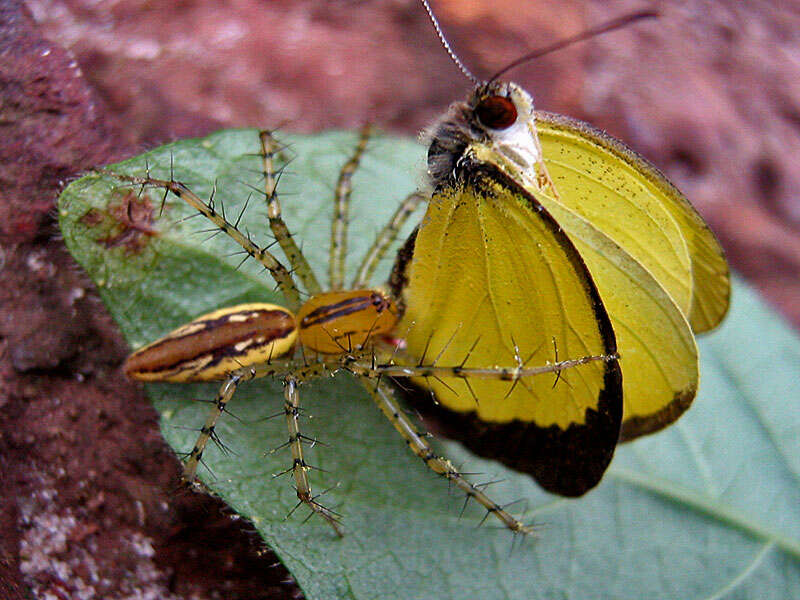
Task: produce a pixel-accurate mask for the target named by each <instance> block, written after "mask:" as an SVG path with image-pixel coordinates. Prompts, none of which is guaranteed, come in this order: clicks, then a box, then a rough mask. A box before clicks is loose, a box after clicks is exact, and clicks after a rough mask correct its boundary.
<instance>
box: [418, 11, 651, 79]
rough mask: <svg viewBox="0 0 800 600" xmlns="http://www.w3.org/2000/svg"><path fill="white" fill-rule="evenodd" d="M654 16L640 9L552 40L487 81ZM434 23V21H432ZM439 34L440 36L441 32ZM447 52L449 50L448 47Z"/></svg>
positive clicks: (508, 65)
mask: <svg viewBox="0 0 800 600" xmlns="http://www.w3.org/2000/svg"><path fill="white" fill-rule="evenodd" d="M422 1H423V3H425V0H422ZM426 4H427V3H426ZM428 13H429V14H430V9H428ZM656 17H658V12H657V11H655V10H642V11H639V12H635V13H631V14H628V15H625V16H622V17H618V18H616V19H613V20H611V21H608V22H607V23H603V24H601V25H598V26H596V27H592V28H590V29H586V30H585V31H582V32H580V33H578V34H576V35H573V36H570V37H568V38H564V39H563V40H559V41H557V42H554V43H553V44H550V45H549V46H544V47H543V48H539V49H537V50H533V51H532V52H529V53H528V54H525V55H523V56H520V57H519V58H518V59H516V60H514V61H512V62H511V63H509V64H507V65H506V66H505V67H503V68H502V69H500V70H499V71H498V72H497V73H495V74H494V75H492V76H491V77H490V78H489V81H488V83H491V82H492V81H494V80H496V79H497V78H498V77H500V76H502V75H505V74H506V73H508V72H509V71H510V70H511V69H513V68H514V67H518V66H519V65H521V64H523V63H526V62H528V61H529V60H534V59H537V58H540V57H542V56H544V55H545V54H550V53H551V52H555V51H556V50H561V49H562V48H566V47H567V46H571V45H572V44H575V43H577V42H582V41H584V40H588V39H591V38H593V37H596V36H598V35H602V34H604V33H608V32H609V31H614V30H615V29H620V28H622V27H627V26H628V25H631V24H633V23H635V22H637V21H641V20H643V19H653V18H656ZM432 18H433V15H431V19H432ZM434 24H435V21H434ZM436 29H437V31H438V29H439V28H438V26H437V28H436ZM439 35H440V37H441V33H440V34H439ZM445 47H446V48H447V46H445ZM448 52H451V51H450V49H449V48H448ZM451 56H452V54H451ZM454 60H456V61H457V60H458V59H454ZM457 64H460V63H457Z"/></svg>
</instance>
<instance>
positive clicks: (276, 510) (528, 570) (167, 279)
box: [59, 130, 800, 600]
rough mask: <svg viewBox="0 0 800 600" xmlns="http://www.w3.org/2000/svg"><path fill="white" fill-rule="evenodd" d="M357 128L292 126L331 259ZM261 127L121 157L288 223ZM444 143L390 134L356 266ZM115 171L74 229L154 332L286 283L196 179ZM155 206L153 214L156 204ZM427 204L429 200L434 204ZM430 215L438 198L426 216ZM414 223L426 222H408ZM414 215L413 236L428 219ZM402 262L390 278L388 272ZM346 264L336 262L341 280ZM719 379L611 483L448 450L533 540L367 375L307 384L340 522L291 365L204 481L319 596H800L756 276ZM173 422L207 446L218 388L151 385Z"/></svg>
mask: <svg viewBox="0 0 800 600" xmlns="http://www.w3.org/2000/svg"><path fill="white" fill-rule="evenodd" d="M355 140H356V136H355V135H354V134H348V133H329V134H325V135H318V136H315V137H304V136H289V135H286V136H284V137H283V141H284V142H286V143H288V145H289V150H288V151H286V152H285V154H286V155H287V156H286V157H285V158H289V157H294V159H293V160H292V161H291V162H290V163H289V166H288V167H287V169H286V172H285V173H284V174H283V177H282V178H281V181H280V186H279V191H280V192H281V198H282V203H283V209H284V217H285V220H286V222H287V223H288V224H289V227H290V228H291V230H292V231H293V232H294V233H295V234H296V235H297V237H298V239H299V240H300V241H302V243H303V251H304V252H305V253H306V254H307V255H308V257H309V259H310V261H311V262H312V264H313V265H314V266H315V268H316V269H317V273H318V275H319V276H324V275H325V274H326V272H325V265H326V264H327V255H328V244H329V235H330V220H331V215H332V201H331V198H332V194H333V187H334V185H335V181H336V177H337V174H338V170H339V169H340V167H341V166H342V165H343V164H344V162H345V161H346V160H347V157H348V155H349V154H350V152H351V151H352V148H353V146H354V144H355ZM258 148H259V146H258V138H257V132H255V131H252V130H242V131H224V132H220V133H217V134H214V135H212V136H209V137H208V138H205V139H201V140H189V141H183V142H178V143H176V144H172V145H169V146H165V147H163V148H159V149H157V150H154V151H152V152H150V153H148V154H146V155H143V156H140V157H137V158H135V159H132V160H130V161H128V162H125V163H121V164H119V165H114V166H113V167H111V170H113V171H115V172H118V173H130V174H135V175H142V174H143V173H144V171H145V165H146V164H147V165H148V166H149V167H150V169H151V171H152V173H153V175H154V176H161V177H169V172H170V163H174V169H175V177H176V179H179V180H181V181H183V182H185V183H186V184H187V185H188V186H189V187H190V188H191V189H192V190H193V191H195V192H196V193H197V194H198V195H199V196H201V197H207V196H208V195H209V194H210V193H211V188H212V185H213V183H214V181H215V180H216V181H217V193H216V202H217V207H218V208H219V207H220V206H221V205H222V204H221V203H224V206H225V209H226V212H227V214H228V216H229V218H230V219H231V220H235V219H236V217H237V216H238V214H239V211H240V210H241V207H242V205H243V203H244V201H245V199H246V198H247V197H248V195H250V194H252V196H253V197H252V198H251V199H250V202H249V205H248V209H247V211H246V212H245V215H244V217H243V219H242V225H241V227H242V228H243V229H246V230H247V231H249V232H250V234H251V235H252V236H253V238H254V239H255V240H256V241H258V242H260V243H261V244H266V243H268V242H269V241H270V237H269V235H268V228H267V225H266V216H265V215H266V210H265V206H264V203H263V200H262V198H261V197H260V196H259V195H258V193H257V192H253V190H252V189H251V188H249V187H248V184H249V185H252V186H255V187H256V188H258V187H259V186H261V185H263V184H262V182H261V180H260V174H259V172H260V160H259V157H258V156H256V155H255V153H257V151H258ZM423 168H424V150H423V149H422V148H421V147H419V146H417V145H416V144H414V143H412V142H409V141H406V140H399V139H394V138H388V137H381V138H378V139H375V140H373V141H371V142H370V146H369V151H368V154H367V156H366V157H365V160H364V163H363V165H362V166H361V168H360V169H359V170H358V172H357V173H356V175H355V177H354V180H353V187H354V198H353V212H352V219H351V221H352V222H351V229H350V231H351V233H350V251H349V263H348V268H349V270H350V272H351V273H354V272H355V268H356V267H357V264H358V258H360V257H361V256H362V255H363V253H364V251H365V249H366V248H367V247H368V245H369V244H370V243H371V241H372V239H373V238H374V234H375V232H376V231H377V230H378V228H379V227H380V226H381V225H382V224H383V223H384V222H385V221H386V220H387V219H388V216H389V214H391V212H392V211H393V210H394V208H395V206H396V204H397V202H398V201H399V200H400V199H402V198H403V197H405V196H406V194H408V193H409V192H411V191H413V190H414V188H415V187H416V185H417V183H418V181H419V179H420V178H421V173H422V172H423ZM137 192H138V190H136V189H132V188H131V187H129V186H126V185H124V184H122V183H121V182H120V181H118V180H115V179H113V178H111V177H109V176H106V175H99V174H92V175H88V176H86V177H84V178H83V179H81V180H79V181H77V182H75V183H73V184H72V185H71V186H70V187H69V188H68V189H67V190H65V192H64V194H63V196H62V198H61V201H60V205H59V207H60V220H61V228H62V231H63V233H64V238H65V240H66V242H67V245H68V246H69V248H70V250H71V251H72V253H73V254H74V256H75V257H76V259H77V260H78V261H79V262H80V263H81V264H82V265H83V266H84V267H85V268H86V269H87V271H88V272H89V273H90V275H91V276H92V277H93V278H94V280H95V282H96V283H97V286H98V289H99V291H100V294H101V295H102V297H103V300H104V301H105V303H106V306H107V307H108V309H109V310H110V311H111V313H112V314H113V316H114V318H115V319H116V320H117V322H118V323H119V325H120V327H121V328H122V330H123V332H124V334H125V336H126V337H127V339H128V341H129V342H130V343H131V345H132V346H133V347H138V346H139V345H141V344H143V343H146V342H148V341H152V340H154V339H156V338H157V337H158V336H161V335H163V334H165V333H167V332H168V331H170V330H171V329H172V328H174V327H176V326H178V325H180V324H182V323H184V322H186V321H188V320H190V319H191V318H194V317H197V316H199V315H200V314H202V313H204V312H207V311H209V310H212V309H215V308H219V307H221V306H223V305H230V304H235V303H238V302H242V301H248V300H261V301H264V300H270V299H271V300H278V301H279V298H278V296H277V294H276V293H275V292H274V283H273V282H272V281H271V279H270V278H269V277H268V276H267V274H265V273H264V272H263V270H262V269H260V268H259V266H258V265H256V264H255V263H254V261H247V262H246V263H245V264H244V265H242V267H241V269H239V270H236V269H235V267H236V265H237V264H238V263H239V261H240V257H239V256H228V255H229V254H230V253H231V252H235V251H236V250H237V248H236V247H235V246H234V245H233V244H232V243H231V242H230V241H228V240H227V239H224V236H223V235H218V236H216V237H214V238H213V239H211V240H208V241H203V237H204V235H203V234H197V233H196V232H197V231H198V230H200V229H205V228H207V227H208V225H207V224H206V223H205V222H203V221H202V217H195V218H191V219H188V220H184V218H185V217H187V216H190V215H192V214H193V212H192V210H191V209H189V208H188V207H186V206H184V205H183V204H182V203H181V202H180V201H178V200H177V199H175V198H167V201H166V204H165V206H164V210H163V214H161V216H159V206H160V202H161V196H160V195H159V194H158V192H157V191H154V190H145V192H144V194H143V195H142V196H141V198H139V197H137V195H136V194H137ZM144 217H150V218H151V221H148V220H147V219H145V218H144ZM413 220H414V219H412V221H413ZM418 220H419V217H416V221H418ZM406 229H408V227H407V228H406ZM407 233H408V231H405V232H404V234H403V235H406V234H407ZM390 262H391V261H390V260H388V259H387V261H385V264H384V265H383V269H382V271H381V272H380V273H379V276H378V277H377V281H383V280H385V278H386V276H387V274H388V270H389V267H390ZM324 279H325V277H323V280H324ZM701 350H702V357H703V358H702V373H703V381H702V389H701V393H700V396H699V398H698V399H697V400H696V401H695V404H694V406H693V407H692V409H691V410H690V411H689V412H688V413H687V414H686V415H685V416H684V417H682V418H681V419H680V421H678V423H676V424H675V425H674V426H672V427H670V428H668V429H667V430H665V431H663V432H662V433H659V434H657V435H653V436H650V437H647V438H644V439H640V440H638V441H636V442H633V443H631V444H628V445H626V446H624V447H621V448H620V449H619V451H618V452H617V456H616V458H615V459H614V462H613V464H612V466H611V468H610V470H609V472H608V474H607V476H606V478H605V480H604V481H603V482H602V483H601V484H600V486H598V488H597V489H596V490H594V491H592V492H590V493H589V494H587V495H586V496H585V497H583V498H580V499H575V500H567V499H556V498H554V497H552V496H549V495H547V494H546V493H544V492H542V491H541V490H540V489H538V488H537V487H536V485H535V484H534V483H533V482H532V481H531V480H530V478H528V477H527V476H524V475H519V474H516V473H513V472H511V471H509V470H507V469H505V468H503V467H501V466H499V465H498V464H496V463H493V462H489V461H485V460H482V459H480V458H478V457H476V456H474V455H471V454H469V453H468V452H466V451H465V450H463V449H462V448H460V447H459V446H458V445H457V444H454V443H440V444H439V447H440V448H441V450H442V451H443V452H444V453H445V454H446V455H448V456H449V457H450V458H451V459H452V460H453V462H454V463H455V464H457V465H462V468H463V469H464V470H465V471H467V472H472V473H479V474H480V475H475V476H473V479H475V480H476V481H478V482H480V481H493V480H496V479H502V480H503V481H502V483H499V484H496V485H492V486H491V488H490V491H491V493H492V495H493V496H494V497H495V498H496V499H497V500H498V501H500V502H507V501H512V500H517V499H524V500H526V503H523V504H519V505H516V506H515V508H516V509H518V511H523V510H524V509H525V507H526V505H527V507H528V508H527V512H525V516H526V518H527V519H528V520H533V521H535V522H538V523H540V525H541V526H540V534H539V537H538V538H537V539H535V540H519V539H517V540H513V539H512V536H511V534H510V533H509V532H508V531H506V530H504V529H501V528H499V527H497V525H496V524H495V523H494V522H491V520H489V521H487V522H486V523H484V525H483V526H482V527H478V525H479V523H480V521H481V519H482V517H483V513H482V512H481V511H480V510H478V509H477V508H476V507H473V506H470V507H468V508H467V510H466V511H465V513H464V515H463V516H461V517H460V518H459V515H460V512H461V505H462V503H463V497H461V496H460V494H457V493H454V492H453V491H452V490H448V487H447V484H446V483H445V482H444V481H442V480H441V479H440V478H438V477H436V476H434V475H432V474H431V473H430V472H429V471H427V470H426V468H425V466H424V465H423V464H422V463H421V462H420V461H419V460H418V459H416V458H414V457H413V456H412V455H411V454H410V453H409V452H408V451H407V450H406V447H405V444H404V443H403V441H402V439H401V438H400V437H399V436H398V435H397V434H396V433H395V431H394V430H393V428H392V427H391V425H390V424H389V423H388V422H387V421H386V420H385V419H383V417H382V416H381V414H380V413H379V412H378V411H377V410H376V408H375V407H374V406H373V405H372V403H371V401H370V399H369V398H368V396H367V395H366V394H365V392H364V391H363V389H362V388H360V386H359V384H358V382H356V381H355V380H353V379H352V378H351V377H349V376H348V375H346V374H340V375H338V376H337V377H335V378H333V379H326V380H315V381H312V382H309V383H307V384H304V385H303V386H302V387H301V401H302V404H303V406H304V407H305V410H306V411H307V414H308V416H310V417H313V418H308V419H304V420H303V421H302V422H301V427H302V428H303V432H304V433H305V434H306V435H309V436H312V437H315V438H318V439H319V440H320V442H323V443H324V444H325V445H324V446H323V445H321V444H320V445H317V446H315V447H314V448H312V449H311V450H310V454H309V457H308V460H309V462H310V463H312V464H313V465H315V466H318V467H320V468H321V469H324V471H312V473H311V477H312V485H313V486H314V488H315V490H317V491H321V490H325V489H328V488H330V490H329V491H328V492H327V493H326V494H325V496H324V497H323V499H322V500H323V502H324V504H325V505H326V506H329V507H331V508H333V509H335V510H336V511H338V512H340V513H341V514H342V515H343V519H344V524H345V527H346V530H347V534H346V536H345V537H344V538H343V539H337V538H336V537H335V536H334V535H333V534H332V532H331V531H330V529H329V528H328V526H327V525H326V524H325V523H323V522H322V520H321V519H311V520H310V521H309V522H308V523H305V524H303V520H304V518H305V517H306V516H307V511H306V509H305V508H300V509H298V510H297V512H296V513H295V514H293V515H292V516H290V517H288V518H287V514H288V513H290V512H291V510H292V508H293V507H294V506H295V504H296V498H295V494H294V489H293V488H292V482H291V480H290V479H289V478H288V477H287V476H284V477H281V478H277V479H273V478H272V474H273V473H278V472H281V471H283V470H284V469H286V468H287V467H289V466H290V457H289V456H288V451H286V450H278V451H276V452H270V449H272V448H275V447H277V446H279V445H280V444H281V443H282V442H283V441H284V440H285V439H286V436H287V432H286V430H285V425H284V423H283V419H271V420H264V419H265V417H267V416H268V415H271V414H274V413H276V412H280V411H281V410H282V408H281V407H282V393H281V386H280V383H279V382H275V381H269V380H260V381H257V382H253V383H251V384H249V385H246V386H243V387H242V389H241V391H240V392H237V394H236V397H235V398H234V400H233V401H232V403H231V407H230V408H231V411H232V412H233V413H234V414H235V416H236V417H237V418H232V416H231V415H226V416H225V417H224V418H223V420H222V423H221V425H220V427H219V428H218V432H219V435H220V438H221V440H222V442H223V443H224V444H225V445H226V446H227V447H229V448H230V450H231V452H230V453H227V454H226V453H224V452H222V451H221V450H220V449H218V448H216V447H212V448H210V449H209V450H208V451H207V454H206V455H205V462H206V464H207V465H208V467H209V468H210V470H211V471H212V472H213V474H212V473H210V472H208V471H204V470H203V469H202V468H201V476H202V477H203V479H204V481H206V482H207V483H208V485H209V486H210V487H211V489H213V490H214V491H215V492H216V493H218V494H219V495H220V496H222V497H223V498H224V499H225V500H226V501H227V502H228V503H229V504H230V505H231V506H232V507H233V508H234V509H235V510H236V511H237V512H238V513H240V514H241V515H243V516H245V517H247V518H249V519H251V520H252V521H253V523H254V524H255V525H256V527H257V528H258V530H259V531H260V532H261V534H262V535H263V536H264V539H265V540H266V541H267V543H268V544H269V545H270V546H271V547H272V548H273V549H274V550H275V552H276V553H277V554H278V555H279V556H280V558H281V560H283V561H284V563H285V564H286V566H287V567H288V568H289V569H290V570H291V572H292V573H293V575H294V576H295V577H296V579H297V581H298V582H299V584H300V586H301V587H302V588H303V590H304V591H305V593H306V594H307V596H308V597H309V598H310V599H322V598H359V599H360V598H383V599H387V598H398V599H399V598H402V599H404V600H409V599H414V598H482V599H493V598H520V599H522V598H525V599H528V598H575V599H591V598H648V599H656V598H670V599H672V598H759V599H761V598H792V597H794V598H797V597H800V410H798V402H799V401H800V341H798V339H797V337H796V336H795V335H794V334H793V333H792V332H791V331H790V330H789V329H788V328H787V326H786V325H785V324H784V323H783V322H781V320H780V319H778V318H777V317H775V316H774V315H772V314H771V313H770V311H769V310H768V309H766V308H765V307H764V305H763V304H762V303H761V302H760V301H759V300H758V299H757V297H756V296H755V294H754V293H753V292H751V291H750V290H749V289H747V287H746V286H745V285H744V284H742V283H739V282H737V285H736V289H735V293H734V302H733V307H732V310H731V314H730V316H729V317H728V319H727V321H726V323H725V324H724V325H723V326H722V328H721V329H720V330H719V331H718V332H716V333H714V334H713V335H711V336H709V337H707V339H705V340H703V341H702V343H701ZM147 389H148V394H149V395H150V397H151V398H152V399H153V402H154V403H155V405H156V407H157V408H158V410H159V411H160V413H161V417H162V430H163V433H164V437H165V438H166V439H167V441H168V442H169V443H170V444H171V445H172V447H173V448H175V449H176V451H178V452H185V451H186V450H188V449H189V448H191V446H192V444H193V442H194V437H195V435H196V432H192V431H190V430H187V429H185V428H187V427H188V428H197V427H199V425H200V424H201V423H202V422H203V419H204V417H205V412H206V410H207V405H206V404H204V403H202V402H196V401H194V399H205V400H208V399H210V398H212V397H213V394H214V393H215V391H216V386H213V385H211V386H206V385H195V386H188V385H169V384H161V385H151V386H148V388H147Z"/></svg>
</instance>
